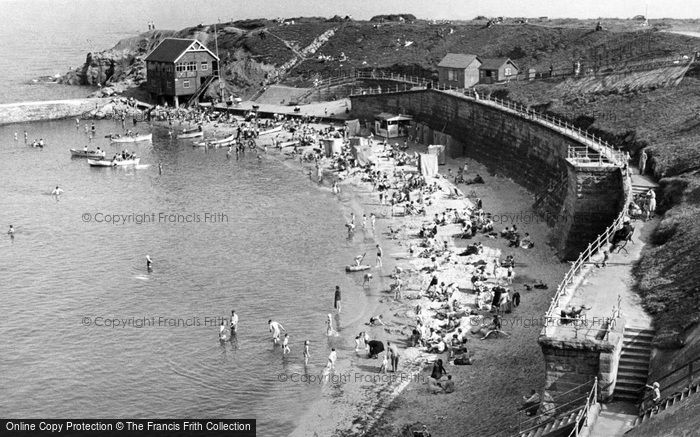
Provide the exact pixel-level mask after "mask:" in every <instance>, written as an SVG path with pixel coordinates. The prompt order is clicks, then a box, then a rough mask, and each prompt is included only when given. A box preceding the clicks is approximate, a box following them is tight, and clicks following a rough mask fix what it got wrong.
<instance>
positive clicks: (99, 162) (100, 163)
mask: <svg viewBox="0 0 700 437" xmlns="http://www.w3.org/2000/svg"><path fill="white" fill-rule="evenodd" d="M139 161H141V158H136V159H123V160H119V161H117V160H115V161H109V160H106V159H88V164H90V166H91V167H125V166H127V165H137V164H138V163H139Z"/></svg>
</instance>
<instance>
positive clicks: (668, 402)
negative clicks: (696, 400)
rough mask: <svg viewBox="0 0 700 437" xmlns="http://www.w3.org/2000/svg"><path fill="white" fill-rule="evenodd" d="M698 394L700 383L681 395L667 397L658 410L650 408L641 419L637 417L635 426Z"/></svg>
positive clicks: (687, 388) (685, 390) (686, 389)
mask: <svg viewBox="0 0 700 437" xmlns="http://www.w3.org/2000/svg"><path fill="white" fill-rule="evenodd" d="M698 393H700V383H695V384H693V385H691V386H690V387H686V388H685V389H684V390H683V391H681V392H680V393H674V394H673V395H671V396H668V397H666V398H665V399H663V400H662V401H661V403H660V404H659V408H658V409H655V408H648V409H647V410H646V411H644V412H643V413H642V414H641V415H640V416H639V417H637V420H635V422H634V426H637V425H639V424H642V423H644V422H645V421H647V420H649V419H651V418H652V417H654V416H656V415H657V414H659V413H661V412H662V411H664V410H667V409H668V408H671V407H673V406H674V405H676V404H678V403H680V402H683V401H684V400H686V399H687V398H688V397H690V396H697V394H698Z"/></svg>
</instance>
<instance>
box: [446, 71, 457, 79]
mask: <svg viewBox="0 0 700 437" xmlns="http://www.w3.org/2000/svg"><path fill="white" fill-rule="evenodd" d="M455 76H456V74H455V71H454V70H447V80H457V78H456V77H455Z"/></svg>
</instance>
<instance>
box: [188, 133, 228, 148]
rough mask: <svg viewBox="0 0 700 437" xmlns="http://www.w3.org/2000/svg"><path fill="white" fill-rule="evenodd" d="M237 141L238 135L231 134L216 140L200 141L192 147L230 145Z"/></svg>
mask: <svg viewBox="0 0 700 437" xmlns="http://www.w3.org/2000/svg"><path fill="white" fill-rule="evenodd" d="M235 142H236V136H235V135H231V136H230V137H226V138H223V139H220V140H216V141H199V142H196V143H194V144H192V147H228V146H230V145H232V144H233V143H235Z"/></svg>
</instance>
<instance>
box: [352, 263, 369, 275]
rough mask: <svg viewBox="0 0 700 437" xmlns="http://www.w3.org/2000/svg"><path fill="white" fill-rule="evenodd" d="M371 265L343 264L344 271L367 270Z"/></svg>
mask: <svg viewBox="0 0 700 437" xmlns="http://www.w3.org/2000/svg"><path fill="white" fill-rule="evenodd" d="M371 268H372V267H370V266H368V265H367V264H360V265H359V266H357V265H355V266H345V271H346V272H348V273H350V272H361V271H363V270H369V269H371Z"/></svg>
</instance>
